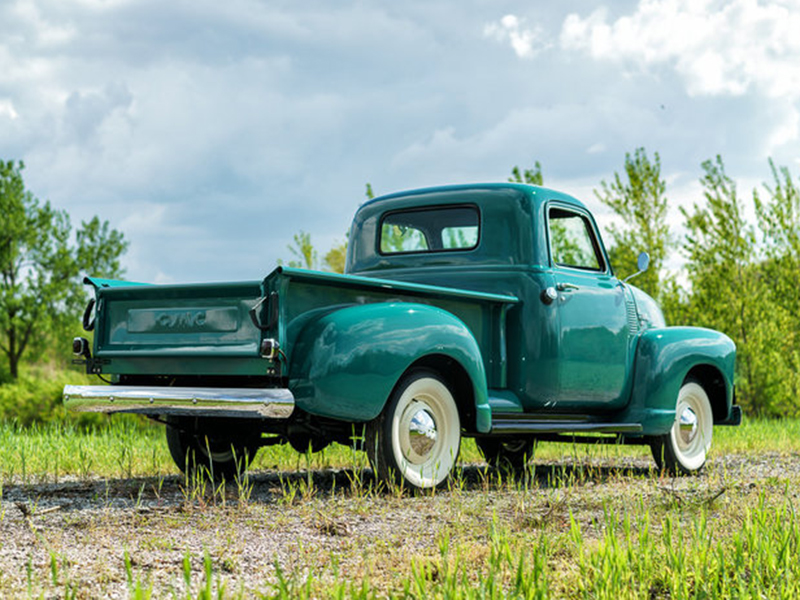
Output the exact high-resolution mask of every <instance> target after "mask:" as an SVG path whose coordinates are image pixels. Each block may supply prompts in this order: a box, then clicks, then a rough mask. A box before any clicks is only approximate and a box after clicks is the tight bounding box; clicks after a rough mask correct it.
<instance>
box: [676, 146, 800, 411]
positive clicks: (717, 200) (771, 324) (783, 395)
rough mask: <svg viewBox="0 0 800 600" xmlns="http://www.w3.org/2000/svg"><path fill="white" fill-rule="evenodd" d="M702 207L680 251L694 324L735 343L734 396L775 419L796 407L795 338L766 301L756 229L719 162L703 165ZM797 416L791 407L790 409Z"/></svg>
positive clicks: (691, 217) (690, 214)
mask: <svg viewBox="0 0 800 600" xmlns="http://www.w3.org/2000/svg"><path fill="white" fill-rule="evenodd" d="M703 170H704V171H705V174H704V176H703V177H702V179H701V183H702V185H703V188H704V197H705V203H704V204H703V205H698V204H696V203H695V204H694V206H693V208H692V210H691V211H687V210H685V209H681V211H682V213H683V214H684V216H685V217H686V229H687V235H686V238H685V241H684V245H683V247H684V251H685V253H686V255H687V258H688V262H687V265H686V268H687V273H688V275H689V280H690V282H691V288H692V294H691V301H690V311H691V318H692V321H693V322H694V324H696V325H702V326H707V327H712V328H714V329H718V330H720V331H723V332H725V333H727V334H728V335H729V336H730V337H731V338H733V340H734V341H735V342H736V345H737V382H736V383H737V396H738V398H739V401H740V402H741V403H742V405H743V406H745V407H746V408H747V409H749V410H750V411H752V412H755V413H759V414H772V415H776V414H780V413H782V412H785V411H787V410H789V409H791V408H792V407H793V406H794V402H793V400H792V399H791V398H790V397H789V396H788V394H787V390H788V388H787V386H789V387H791V386H792V385H794V384H793V381H794V380H795V378H796V374H794V373H793V365H792V350H793V346H794V339H793V335H792V332H790V331H787V328H786V325H787V316H788V315H787V313H786V311H784V310H782V309H781V307H780V306H778V305H776V304H775V303H774V302H773V301H772V300H771V297H770V293H769V285H768V282H767V281H766V280H765V278H764V273H763V265H764V263H763V260H762V256H761V255H760V253H759V244H758V239H757V232H756V230H755V227H754V226H753V225H752V224H751V223H749V222H748V220H747V218H746V216H745V213H746V207H745V205H744V203H743V202H742V200H741V199H740V198H739V196H738V194H737V191H736V184H735V183H734V181H733V180H732V179H731V178H730V177H729V176H728V175H727V174H726V173H725V167H724V164H723V162H722V158H721V157H720V156H717V157H716V160H714V161H710V160H709V161H706V162H704V163H703ZM795 410H796V409H795Z"/></svg>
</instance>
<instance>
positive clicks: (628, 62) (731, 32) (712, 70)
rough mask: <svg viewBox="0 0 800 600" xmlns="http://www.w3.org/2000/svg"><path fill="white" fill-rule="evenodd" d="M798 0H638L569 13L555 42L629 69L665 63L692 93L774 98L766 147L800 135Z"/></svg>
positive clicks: (652, 69)
mask: <svg viewBox="0 0 800 600" xmlns="http://www.w3.org/2000/svg"><path fill="white" fill-rule="evenodd" d="M798 32H800V0H778V1H774V2H767V3H763V2H758V1H757V0H732V1H731V0H640V1H639V3H638V5H637V7H636V8H635V10H633V12H632V13H631V14H629V15H625V16H622V17H619V18H617V19H615V20H613V19H610V18H609V16H608V12H607V11H606V10H605V9H603V8H600V9H597V10H595V11H594V12H592V13H591V14H590V15H589V16H588V17H585V18H583V17H581V16H579V15H577V14H570V15H568V16H567V17H566V19H565V20H564V23H563V26H562V30H561V36H560V43H561V46H562V47H563V48H564V49H566V50H573V51H579V52H584V53H586V54H588V55H589V56H590V57H591V58H593V59H594V60H597V61H607V62H611V63H616V64H619V65H621V66H622V67H623V71H627V72H628V73H637V72H638V73H642V72H645V73H648V74H650V75H655V76H656V77H658V75H659V73H660V71H659V69H660V68H663V67H667V68H669V69H672V70H674V72H675V73H676V74H677V75H678V76H679V77H680V78H681V80H682V81H683V85H684V87H685V90H686V93H687V95H688V96H689V97H695V98H734V97H741V96H755V97H758V98H764V99H766V100H767V101H769V102H771V103H773V104H777V105H778V106H775V107H774V108H773V110H777V111H778V113H779V114H780V115H781V118H780V120H777V119H776V122H775V123H774V125H773V126H772V129H771V130H770V131H766V132H765V136H764V140H765V148H764V150H765V152H766V154H772V153H774V152H775V151H776V150H777V149H778V148H780V147H782V146H783V147H785V145H786V144H787V143H790V142H795V141H797V140H798V139H800V35H798Z"/></svg>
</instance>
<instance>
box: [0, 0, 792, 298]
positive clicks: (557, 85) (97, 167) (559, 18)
mask: <svg viewBox="0 0 800 600" xmlns="http://www.w3.org/2000/svg"><path fill="white" fill-rule="evenodd" d="M797 32H800V0H783V1H776V2H766V1H756V0H730V1H727V2H721V1H710V0H640V1H638V2H637V1H615V2H613V3H611V2H609V3H607V4H602V3H598V2H584V1H574V2H570V1H565V2H542V1H538V2H531V1H528V2H523V1H510V0H509V1H506V0H494V1H490V0H458V1H455V0H441V1H438V2H430V1H429V0H404V1H403V2H388V1H383V2H378V1H376V2H369V1H366V0H337V1H336V2H330V1H323V0H306V1H303V2H296V1H285V2H284V1H272V0H227V1H225V2H219V0H214V1H207V0H171V1H169V2H163V1H161V0H159V1H156V0H4V1H3V2H2V3H0V159H3V160H22V161H24V163H25V170H24V172H23V174H24V177H25V182H26V185H27V188H28V189H29V190H30V191H31V192H32V193H33V194H34V195H35V196H36V197H38V198H39V199H41V200H49V201H50V202H51V203H52V204H53V205H54V206H55V207H57V208H60V209H64V210H66V211H68V212H69V214H70V216H71V217H72V221H73V223H74V224H79V223H80V221H82V220H88V219H90V218H91V217H93V216H94V215H98V216H99V217H100V218H101V219H103V220H108V221H109V222H110V224H111V226H112V227H114V228H117V229H119V230H121V231H122V232H123V233H124V234H125V237H126V238H127V239H128V241H129V242H130V248H129V250H128V253H127V254H126V255H125V257H124V259H123V265H124V266H125V268H126V278H128V279H130V280H134V281H146V282H155V283H172V282H193V281H225V280H239V279H253V280H255V279H261V278H262V277H264V276H265V275H266V274H268V273H269V272H270V271H271V270H272V269H273V268H274V267H275V265H276V262H277V260H278V259H279V258H282V259H283V260H284V261H286V260H289V259H291V258H292V255H291V253H290V252H289V250H288V249H287V245H288V244H290V243H291V241H292V237H293V235H294V234H295V233H297V232H298V231H300V230H304V231H307V232H309V233H310V234H311V236H312V241H313V242H314V245H315V246H316V247H317V248H318V250H319V251H320V254H323V253H324V251H325V250H327V249H328V248H330V247H331V246H332V245H333V244H335V243H339V242H342V241H343V240H344V239H345V233H346V231H347V229H348V227H349V224H350V220H351V218H352V215H353V213H354V212H355V210H356V209H357V208H358V206H359V205H360V204H361V203H362V202H363V201H364V200H365V184H366V183H367V182H370V183H371V184H372V187H373V189H374V190H375V192H376V193H379V194H380V193H389V192H395V191H399V190H403V189H413V188H419V187H425V186H430V185H439V184H449V183H467V182H478V181H503V180H505V179H506V178H507V177H508V176H509V174H510V171H511V168H512V167H513V166H515V165H519V166H520V167H521V168H528V167H531V166H532V165H533V164H534V162H535V161H539V162H540V163H541V165H542V170H543V173H544V179H545V184H546V185H547V186H549V187H553V188H556V189H559V190H562V191H565V192H567V193H570V194H572V195H574V196H576V197H578V198H580V199H582V200H583V201H584V202H586V203H587V204H588V205H589V206H590V207H591V208H592V209H594V210H595V212H596V214H597V215H598V218H599V221H600V222H601V224H608V223H609V222H610V221H611V219H612V216H611V215H609V214H608V211H607V210H606V209H605V208H604V207H603V206H601V205H600V203H599V202H598V201H597V199H596V197H595V196H594V192H593V190H594V189H597V188H598V187H599V185H600V182H601V181H604V180H605V181H610V180H611V179H612V178H613V176H614V173H615V172H621V171H622V168H623V165H624V160H625V154H626V153H628V152H631V153H632V152H633V151H634V150H635V149H636V148H639V147H644V148H645V149H646V151H647V152H648V153H649V154H650V155H651V156H652V155H653V153H655V152H658V153H659V156H660V158H661V166H662V175H663V177H664V178H665V180H666V181H667V184H668V187H667V195H668V197H669V199H670V205H671V207H672V208H671V212H670V220H671V222H673V223H674V226H675V227H676V228H679V227H680V222H681V216H680V214H679V211H678V209H677V207H678V206H681V205H682V206H690V205H691V204H692V203H693V202H700V201H701V198H702V190H701V188H700V186H699V183H698V180H699V178H700V176H701V174H702V169H701V163H702V162H703V161H704V160H707V159H711V158H713V157H714V156H716V155H717V154H720V155H722V157H723V159H724V161H725V165H726V170H727V172H728V174H729V175H730V176H732V177H733V178H734V179H735V180H736V181H737V182H738V185H739V190H740V193H741V194H744V195H749V194H750V192H751V190H752V189H753V188H754V187H759V186H761V185H762V184H763V182H765V181H768V180H769V179H770V170H769V163H768V160H769V159H770V158H772V159H773V160H774V161H775V163H776V164H778V165H785V166H787V167H789V169H790V171H791V172H792V173H793V175H794V177H795V178H796V177H797V174H798V173H800V35H798V33H797Z"/></svg>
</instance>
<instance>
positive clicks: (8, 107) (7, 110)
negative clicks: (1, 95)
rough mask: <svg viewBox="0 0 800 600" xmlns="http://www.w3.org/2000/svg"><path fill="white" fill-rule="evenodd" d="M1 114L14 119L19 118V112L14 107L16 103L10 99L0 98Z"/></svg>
mask: <svg viewBox="0 0 800 600" xmlns="http://www.w3.org/2000/svg"><path fill="white" fill-rule="evenodd" d="M0 116H5V117H8V118H9V119H14V120H16V119H18V118H19V114H18V113H17V111H16V110H15V109H14V105H13V104H12V103H11V101H10V100H0Z"/></svg>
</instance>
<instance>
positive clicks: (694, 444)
mask: <svg viewBox="0 0 800 600" xmlns="http://www.w3.org/2000/svg"><path fill="white" fill-rule="evenodd" d="M713 431H714V413H713V412H712V410H711V402H710V401H709V399H708V394H706V391H705V390H704V389H703V387H702V386H701V385H700V384H699V383H697V382H696V381H691V380H689V381H686V382H685V383H684V384H683V385H682V386H681V389H680V391H679V392H678V400H677V403H676V405H675V422H674V423H673V424H672V428H671V429H670V430H669V433H665V434H664V435H660V436H656V437H655V438H654V439H653V440H652V442H651V444H650V448H651V450H652V451H653V458H654V459H655V461H656V465H658V468H659V469H664V470H666V471H667V472H669V473H672V474H673V475H678V474H684V475H692V474H695V473H698V472H699V471H700V469H702V468H703V465H705V464H706V455H707V454H708V450H709V448H710V447H711V437H712V434H713Z"/></svg>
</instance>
